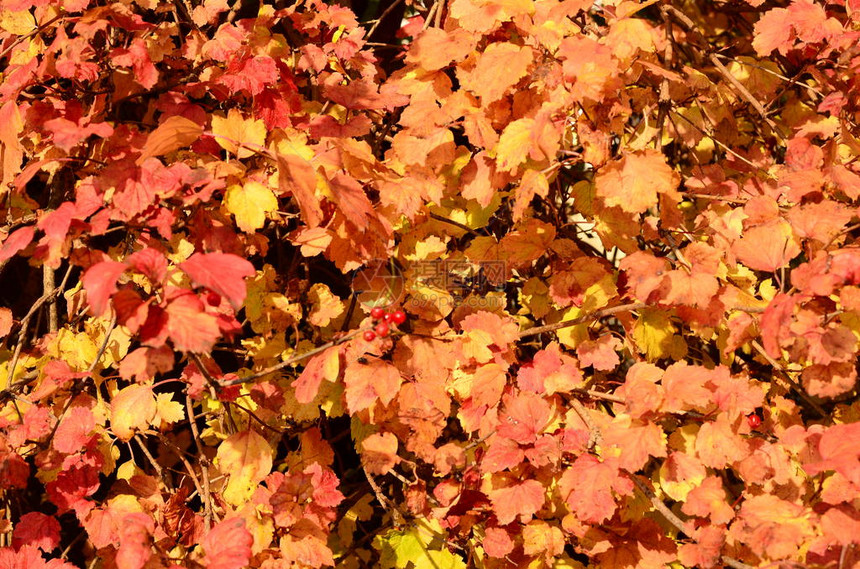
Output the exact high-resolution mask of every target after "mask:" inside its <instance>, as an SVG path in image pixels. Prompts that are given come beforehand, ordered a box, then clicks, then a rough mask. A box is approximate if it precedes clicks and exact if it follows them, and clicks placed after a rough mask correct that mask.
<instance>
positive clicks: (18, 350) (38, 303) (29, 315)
mask: <svg viewBox="0 0 860 569" xmlns="http://www.w3.org/2000/svg"><path fill="white" fill-rule="evenodd" d="M71 272H72V266H71V265H70V266H69V268H68V269H67V270H66V274H65V276H63V282H61V283H60V286H58V287H56V288H55V289H54V290H52V291H51V292H49V293H47V294H43V295H42V296H41V297H40V298H39V299H37V300H36V302H34V303H33V306H31V307H30V310H29V311H27V314H26V315H25V316H24V318H23V319H22V320H21V329H20V330H19V331H18V343H17V344H16V345H15V353H14V354H13V356H12V363H11V364H10V365H9V375H8V381H7V383H9V384H11V383H12V378H13V377H15V368H16V367H17V366H18V358H20V357H21V350H22V349H23V348H24V340H25V339H26V337H27V327H28V326H29V325H30V319H31V318H33V315H34V314H36V312H37V311H38V310H39V308H41V307H42V305H43V304H45V303H46V302H48V301H49V300H51V299H52V298H53V297H54V296H56V295H58V294H60V292H62V290H63V289H64V288H65V286H66V282H67V281H68V280H69V275H70V274H71Z"/></svg>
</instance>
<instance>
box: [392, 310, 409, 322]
mask: <svg viewBox="0 0 860 569" xmlns="http://www.w3.org/2000/svg"><path fill="white" fill-rule="evenodd" d="M391 321H392V322H394V323H395V324H403V323H404V322H406V313H405V312H403V311H402V310H395V311H394V312H392V313H391Z"/></svg>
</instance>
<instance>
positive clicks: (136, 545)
mask: <svg viewBox="0 0 860 569" xmlns="http://www.w3.org/2000/svg"><path fill="white" fill-rule="evenodd" d="M153 531H155V520H153V519H152V518H151V517H149V516H148V515H147V514H144V513H139V512H135V513H132V514H127V515H126V516H125V517H124V518H123V519H122V523H121V524H120V525H119V547H118V548H117V551H116V566H117V569H143V567H144V566H145V565H146V562H147V561H149V559H150V557H152V547H151V546H150V543H149V541H150V536H151V535H152V532H153Z"/></svg>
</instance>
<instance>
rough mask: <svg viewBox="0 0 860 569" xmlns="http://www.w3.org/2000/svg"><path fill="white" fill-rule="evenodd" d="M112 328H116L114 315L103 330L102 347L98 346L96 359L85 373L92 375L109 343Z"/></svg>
mask: <svg viewBox="0 0 860 569" xmlns="http://www.w3.org/2000/svg"><path fill="white" fill-rule="evenodd" d="M114 328H116V314H114V315H113V317H112V318H111V321H110V324H109V325H108V328H107V330H105V339H104V340H102V345H101V346H99V352H98V354H96V357H95V359H93V361H92V363H90V367H89V369H87V373H92V372H93V370H94V369H96V366H97V365H98V363H99V360H100V359H102V356H103V355H104V354H105V350H107V346H108V342H110V335H111V333H112V332H113V330H114Z"/></svg>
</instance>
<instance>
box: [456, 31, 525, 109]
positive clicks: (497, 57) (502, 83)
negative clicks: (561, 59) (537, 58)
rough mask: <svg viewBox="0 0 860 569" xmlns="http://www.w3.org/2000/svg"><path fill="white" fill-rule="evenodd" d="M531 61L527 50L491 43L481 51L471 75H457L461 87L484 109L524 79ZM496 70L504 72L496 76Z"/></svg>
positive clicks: (508, 44)
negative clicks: (477, 98) (478, 98)
mask: <svg viewBox="0 0 860 569" xmlns="http://www.w3.org/2000/svg"><path fill="white" fill-rule="evenodd" d="M533 59H534V53H533V52H532V49H531V48H530V47H528V46H522V47H520V46H517V45H514V44H512V43H506V42H499V43H493V44H490V45H489V47H487V49H485V50H484V53H482V54H481V56H480V58H479V59H478V64H477V65H476V66H475V68H474V69H473V70H472V71H470V72H468V73H464V72H463V71H462V68H461V69H460V70H458V73H457V75H458V77H459V78H460V84H461V85H462V86H463V87H465V88H466V89H468V90H470V91H472V92H473V93H475V94H476V95H477V96H478V97H480V98H481V105H482V106H483V107H486V106H488V105H489V104H490V103H493V102H495V101H498V100H499V99H501V98H502V97H503V96H504V95H505V94H506V93H507V92H508V90H509V89H510V88H511V87H513V86H514V85H516V84H517V83H518V82H519V80H520V79H522V78H523V77H525V76H526V73H527V72H528V69H529V66H530V65H531V63H532V60H533ZM499 69H504V70H505V72H504V73H499Z"/></svg>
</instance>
